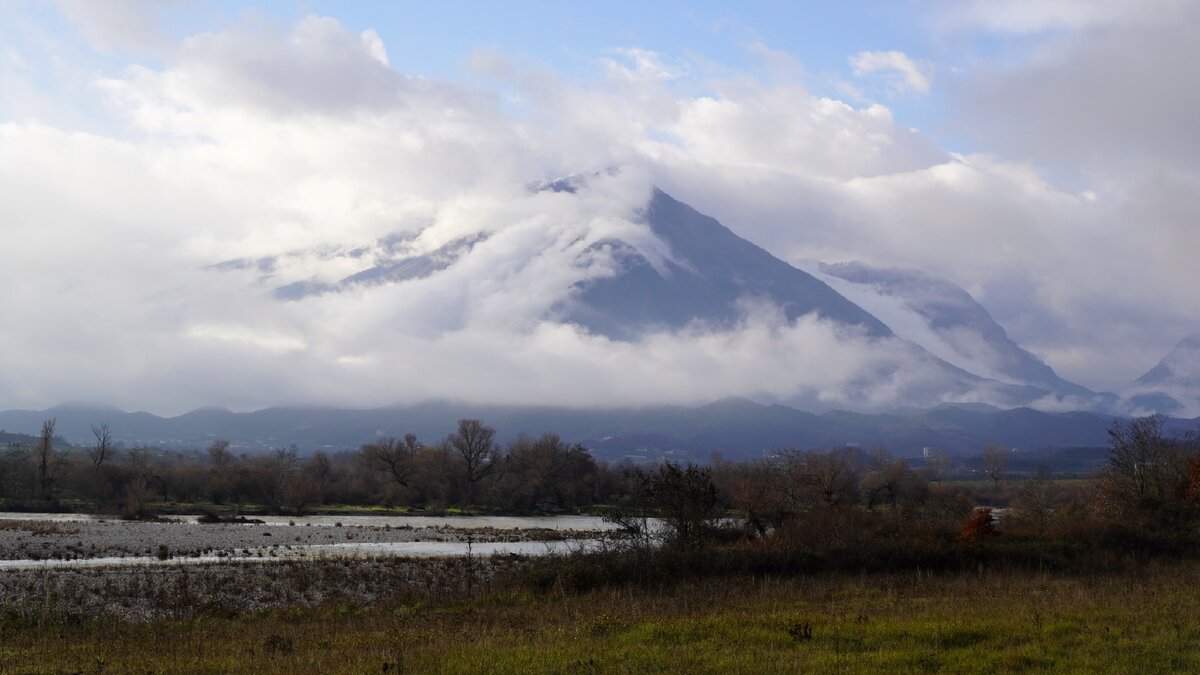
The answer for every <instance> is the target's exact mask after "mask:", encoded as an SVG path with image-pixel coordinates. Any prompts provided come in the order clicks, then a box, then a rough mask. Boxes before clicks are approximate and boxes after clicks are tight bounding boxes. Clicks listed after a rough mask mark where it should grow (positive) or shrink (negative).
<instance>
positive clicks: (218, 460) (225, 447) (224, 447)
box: [208, 439, 233, 468]
mask: <svg viewBox="0 0 1200 675" xmlns="http://www.w3.org/2000/svg"><path fill="white" fill-rule="evenodd" d="M208 461H209V463H210V464H212V465H213V466H214V467H216V468H221V467H224V466H228V465H229V464H232V463H233V453H232V452H230V451H229V441H227V440H224V439H220V440H216V441H213V442H212V444H211V445H209V446H208Z"/></svg>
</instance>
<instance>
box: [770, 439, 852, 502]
mask: <svg viewBox="0 0 1200 675" xmlns="http://www.w3.org/2000/svg"><path fill="white" fill-rule="evenodd" d="M781 460H782V461H783V466H784V483H785V486H786V488H785V489H786V490H787V493H788V498H789V501H790V502H791V503H792V505H793V507H799V508H807V507H811V506H813V505H816V504H820V505H823V506H841V505H845V504H851V503H854V502H856V501H858V482H859V475H858V470H857V469H856V468H855V466H854V465H853V464H852V463H851V462H850V459H849V458H848V457H847V456H846V455H845V453H843V452H839V451H837V450H830V451H828V452H807V453H797V452H787V453H784V454H783V455H781Z"/></svg>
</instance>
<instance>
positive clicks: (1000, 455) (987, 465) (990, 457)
mask: <svg viewBox="0 0 1200 675" xmlns="http://www.w3.org/2000/svg"><path fill="white" fill-rule="evenodd" d="M1006 466H1008V451H1007V450H1005V449H1004V448H1002V447H1000V446H998V445H989V446H987V447H985V448H984V449H983V470H984V472H986V473H987V475H988V478H991V479H992V482H993V483H995V484H996V486H999V485H1000V481H1002V480H1004V467H1006Z"/></svg>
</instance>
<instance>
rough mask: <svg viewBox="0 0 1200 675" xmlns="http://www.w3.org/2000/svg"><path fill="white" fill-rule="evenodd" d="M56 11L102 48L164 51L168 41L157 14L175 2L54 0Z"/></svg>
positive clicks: (114, 50) (110, 50)
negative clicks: (56, 6) (55, 1)
mask: <svg viewBox="0 0 1200 675" xmlns="http://www.w3.org/2000/svg"><path fill="white" fill-rule="evenodd" d="M57 2H58V8H59V11H60V12H62V14H63V15H64V16H66V18H67V19H68V20H69V21H71V22H72V23H73V24H75V25H76V26H77V27H78V28H79V30H80V32H81V33H83V35H84V37H85V38H86V39H87V41H88V42H89V43H90V44H91V45H92V46H93V47H95V48H96V49H97V50H99V51H101V52H117V51H136V52H150V53H156V54H157V53H163V52H164V51H166V50H167V49H168V48H169V45H170V42H169V39H168V37H167V35H166V33H164V32H163V30H162V28H161V27H160V26H159V23H158V20H159V17H160V15H161V14H162V13H163V12H164V11H165V10H166V9H168V8H169V7H170V6H171V5H173V4H175V3H174V2H159V1H157V0H105V2H90V1H89V0H57Z"/></svg>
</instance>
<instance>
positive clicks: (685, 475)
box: [640, 462, 721, 549]
mask: <svg viewBox="0 0 1200 675" xmlns="http://www.w3.org/2000/svg"><path fill="white" fill-rule="evenodd" d="M640 479H641V480H640V483H641V485H640V492H641V495H642V499H646V500H648V501H649V503H650V505H651V507H652V508H653V509H654V510H655V511H657V512H658V516H659V517H660V518H661V519H662V522H663V525H664V527H665V528H666V538H667V542H668V543H670V544H673V545H675V546H677V547H679V548H680V549H695V548H699V547H701V546H703V544H704V541H705V537H706V536H707V534H708V533H709V531H710V530H711V529H712V528H713V527H714V526H715V525H716V521H717V520H718V519H719V518H720V517H721V509H720V506H719V499H718V498H719V493H718V491H717V486H716V484H715V483H713V480H712V471H711V470H710V469H708V468H702V467H698V466H696V465H694V464H688V465H687V466H685V467H680V466H679V465H678V464H674V463H671V462H667V463H665V464H663V465H662V466H660V467H659V468H658V469H657V470H655V471H653V472H651V473H649V474H641V475H640Z"/></svg>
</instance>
